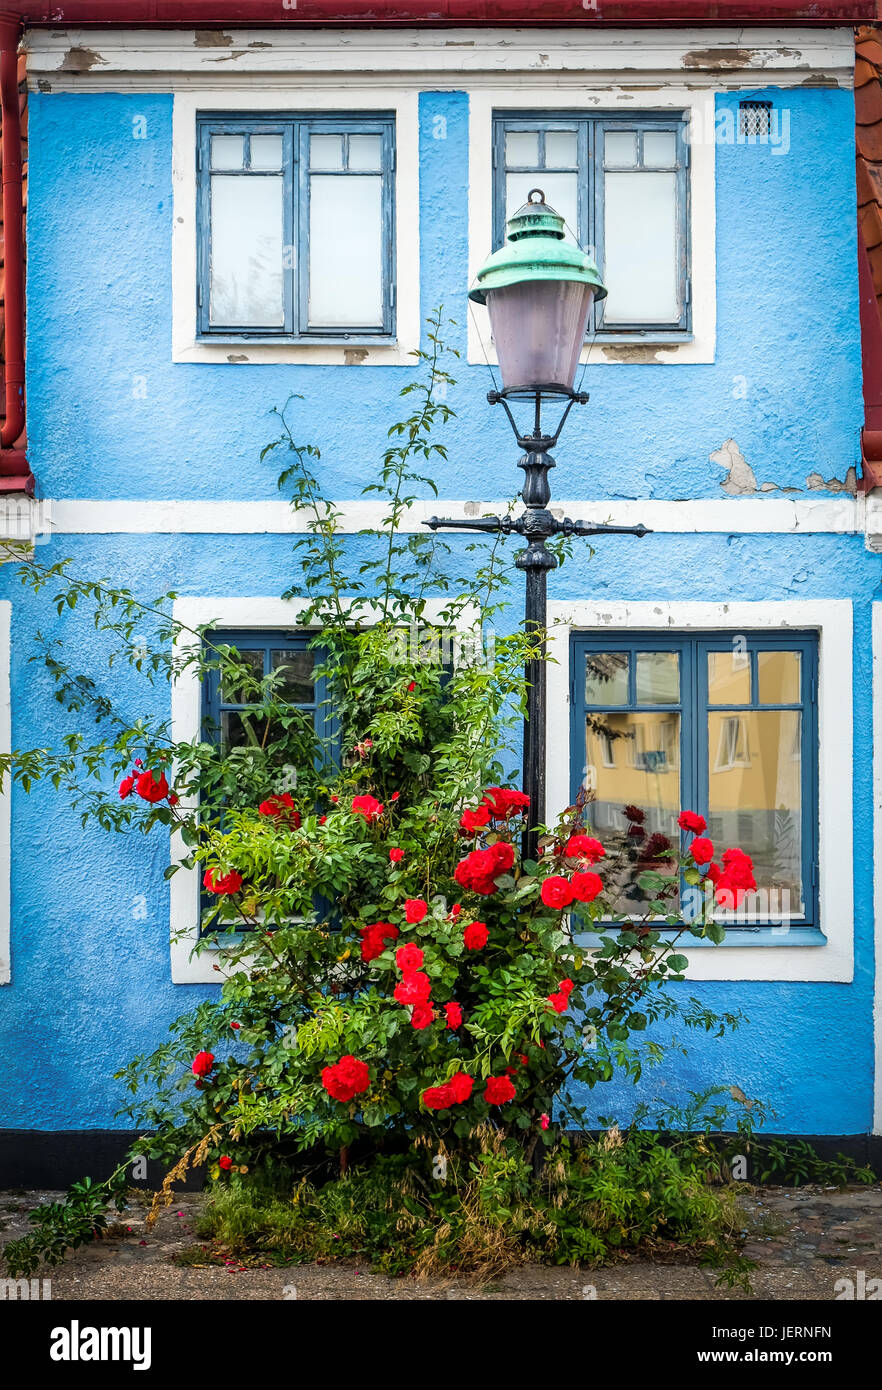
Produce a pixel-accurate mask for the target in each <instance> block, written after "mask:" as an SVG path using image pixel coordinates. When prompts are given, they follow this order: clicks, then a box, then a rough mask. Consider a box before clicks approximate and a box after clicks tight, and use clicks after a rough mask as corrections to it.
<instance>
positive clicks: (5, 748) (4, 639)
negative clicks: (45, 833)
mask: <svg viewBox="0 0 882 1390" xmlns="http://www.w3.org/2000/svg"><path fill="white" fill-rule="evenodd" d="M11 623H12V603H11V602H10V600H9V599H0V753H9V752H10V751H11V749H12V697H11V691H10V685H9V662H10V630H11ZM11 811H12V788H11V786H10V785H9V784H8V783H7V785H6V786H5V787H4V788H3V791H2V792H0V985H8V984H9V982H10V980H11V979H12V943H11V939H10V924H11V918H12V882H11V865H12V853H11V849H12V845H11V832H12V815H11Z"/></svg>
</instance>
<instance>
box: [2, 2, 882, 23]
mask: <svg viewBox="0 0 882 1390" xmlns="http://www.w3.org/2000/svg"><path fill="white" fill-rule="evenodd" d="M3 8H4V11H5V13H6V14H7V15H19V16H21V18H22V20H23V22H24V23H25V24H26V25H28V26H31V27H34V26H52V27H53V28H58V27H62V26H67V25H72V26H76V27H77V28H81V27H82V28H96V27H101V26H105V25H110V24H113V25H134V26H137V27H142V26H148V27H149V26H153V27H156V28H163V27H165V28H168V27H174V26H175V25H186V26H190V25H196V26H199V27H203V28H212V27H216V26H233V25H239V26H258V27H260V26H270V25H271V26H272V27H274V28H275V27H278V28H281V27H286V28H287V27H292V26H293V27H299V26H305V27H309V26H312V27H323V26H325V25H341V26H342V25H352V26H365V27H372V28H380V27H386V26H395V25H414V24H418V25H426V26H427V27H432V26H436V27H440V26H444V25H457V26H468V25H505V24H508V25H517V26H548V25H552V26H553V25H603V24H609V25H622V24H640V25H652V24H702V25H708V24H717V25H719V24H723V25H725V24H860V23H872V22H873V21H874V20H876V19H878V18H880V17H882V0H850V3H849V0H711V2H710V3H709V0H292V3H291V6H290V8H288V7H287V6H285V5H280V3H279V0H54V3H52V2H51V0H18V3H17V4H16V3H12V4H9V5H8V6H4V7H3Z"/></svg>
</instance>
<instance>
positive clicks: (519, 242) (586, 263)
mask: <svg viewBox="0 0 882 1390" xmlns="http://www.w3.org/2000/svg"><path fill="white" fill-rule="evenodd" d="M537 195H538V196H537ZM534 199H535V201H534ZM477 279H478V283H477V285H476V287H475V288H474V289H473V290H470V291H469V299H473V300H474V301H475V303H476V304H486V303H487V295H488V293H489V292H490V291H492V290H501V289H505V287H506V286H508V285H519V284H522V283H523V282H524V281H527V280H575V281H577V282H578V283H580V284H583V285H593V286H594V298H595V300H598V299H605V298H606V288H605V286H604V284H603V282H602V281H601V279H600V272H599V271H598V269H597V266H596V265H595V264H594V262H593V261H592V259H591V257H590V256H588V255H586V253H585V252H584V251H583V250H581V248H580V247H578V246H574V245H573V243H572V242H568V241H566V240H565V233H564V219H563V218H562V217H561V215H560V213H559V212H555V210H554V208H552V207H549V206H548V204H547V203H546V201H545V194H544V193H543V192H542V189H541V188H532V189H531V190H530V192H529V193H528V194H527V201H526V203H525V204H524V206H523V207H522V208H519V209H518V211H517V212H516V213H515V214H514V216H513V217H511V218H509V221H508V224H507V227H506V241H505V245H504V246H500V248H499V250H498V251H494V252H493V254H492V256H490V257H489V258H488V260H487V261H485V263H484V265H483V266H482V267H481V269H480V270H479V271H478V276H477Z"/></svg>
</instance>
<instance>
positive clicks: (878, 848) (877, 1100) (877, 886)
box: [872, 602, 882, 1134]
mask: <svg viewBox="0 0 882 1390" xmlns="http://www.w3.org/2000/svg"><path fill="white" fill-rule="evenodd" d="M872 641H873V918H874V926H875V930H874V945H875V957H876V972H875V989H874V992H873V1038H874V1061H875V1065H874V1080H873V1096H874V1105H873V1133H874V1134H882V603H879V602H876V603H874V604H873V638H872Z"/></svg>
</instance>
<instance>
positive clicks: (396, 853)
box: [389, 849, 404, 864]
mask: <svg viewBox="0 0 882 1390" xmlns="http://www.w3.org/2000/svg"><path fill="white" fill-rule="evenodd" d="M403 858H404V850H403V849H390V851H389V860H390V863H392V864H400V863H401V861H402V859H403Z"/></svg>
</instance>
